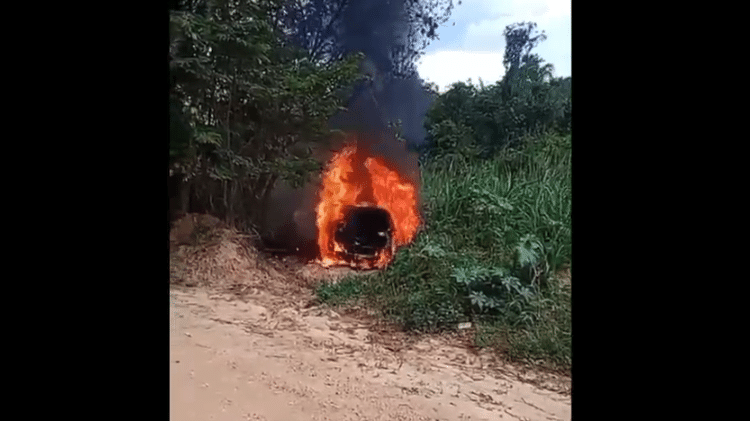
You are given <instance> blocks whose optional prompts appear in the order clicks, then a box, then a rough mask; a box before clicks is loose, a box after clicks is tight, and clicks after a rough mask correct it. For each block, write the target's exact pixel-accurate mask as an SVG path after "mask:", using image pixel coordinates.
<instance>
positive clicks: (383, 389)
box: [169, 268, 571, 421]
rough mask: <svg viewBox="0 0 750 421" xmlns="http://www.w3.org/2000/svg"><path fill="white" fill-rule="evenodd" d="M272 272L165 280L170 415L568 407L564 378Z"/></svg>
mask: <svg viewBox="0 0 750 421" xmlns="http://www.w3.org/2000/svg"><path fill="white" fill-rule="evenodd" d="M305 270H308V271H309V270H316V269H309V268H307V269H305ZM275 274H276V276H264V277H258V278H257V279H247V278H245V279H243V280H241V281H235V282H234V283H233V284H231V285H229V286H226V285H225V286H224V287H222V288H216V287H209V286H193V287H186V286H176V285H172V286H171V287H170V361H169V364H170V419H171V420H172V421H187V420H200V421H205V420H264V421H266V420H267V421H292V420H316V421H318V420H340V421H344V420H352V421H354V420H358V421H367V420H450V421H454V420H498V419H507V420H568V419H570V418H571V397H570V379H569V378H566V377H558V376H554V375H551V374H541V373H531V372H523V371H521V370H520V369H519V368H516V367H513V366H511V365H509V364H504V363H502V362H498V361H496V360H495V359H494V358H493V357H492V356H491V355H490V354H489V353H484V352H476V351H472V350H471V349H468V348H467V347H465V346H461V345H460V344H458V345H457V341H456V340H455V338H451V337H448V336H428V337H413V336H409V335H406V334H403V333H398V332H394V331H393V330H391V331H388V330H387V329H382V324H378V323H376V322H374V321H372V320H368V319H367V318H366V317H354V316H352V315H349V316H347V315H340V314H337V313H336V312H334V311H333V310H331V309H328V308H325V307H321V306H318V305H316V304H315V301H314V297H313V296H312V293H311V290H310V288H309V285H307V286H305V285H303V284H304V281H305V279H308V280H309V273H308V277H307V278H306V277H305V276H302V275H304V274H300V276H298V277H296V278H295V279H296V283H295V282H287V281H285V279H289V278H284V277H283V276H278V275H279V274H280V273H279V272H275Z"/></svg>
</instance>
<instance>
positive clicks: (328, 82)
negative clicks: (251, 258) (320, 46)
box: [169, 0, 361, 223]
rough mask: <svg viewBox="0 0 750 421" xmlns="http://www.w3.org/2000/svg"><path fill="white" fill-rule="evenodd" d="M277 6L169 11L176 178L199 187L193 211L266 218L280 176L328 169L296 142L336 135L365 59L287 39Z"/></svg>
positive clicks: (207, 5) (216, 2)
mask: <svg viewBox="0 0 750 421" xmlns="http://www.w3.org/2000/svg"><path fill="white" fill-rule="evenodd" d="M277 7H278V4H277V3H276V2H275V1H271V0H258V1H252V0H201V1H192V2H184V3H183V5H182V9H181V10H178V11H173V12H171V13H170V50H169V56H170V63H169V64H170V124H171V125H173V126H174V127H175V128H176V129H178V130H176V133H175V135H174V138H173V137H172V136H171V137H170V155H171V158H172V159H171V161H170V174H174V175H176V176H178V177H180V178H181V179H182V180H183V184H182V186H181V190H182V192H183V193H184V192H185V191H186V190H187V191H188V192H190V191H192V192H193V194H192V195H191V199H192V200H191V205H190V206H191V207H193V208H196V207H197V208H198V209H200V210H210V211H212V212H214V213H217V214H220V215H223V216H225V217H226V219H228V220H237V219H238V218H240V219H244V220H245V222H251V223H252V222H256V223H257V222H258V221H260V220H262V218H263V214H262V212H263V210H264V209H265V201H266V200H267V199H268V193H269V192H270V189H271V188H272V186H273V185H274V183H275V182H276V180H277V179H279V178H283V179H287V180H290V181H291V182H292V183H300V182H302V181H303V180H304V179H306V177H307V176H308V175H309V174H310V173H311V172H313V171H315V170H317V169H319V167H320V163H318V162H316V161H314V160H313V159H311V155H310V151H309V148H304V147H298V148H296V149H295V150H294V151H292V148H291V147H292V146H293V145H297V144H301V143H308V142H309V143H319V142H324V141H326V140H327V139H328V138H329V137H330V135H331V134H330V131H329V130H328V129H327V128H326V121H327V119H328V118H329V117H330V116H331V115H333V114H334V113H335V112H337V111H338V110H339V109H340V107H341V98H339V97H338V96H337V92H339V91H341V89H342V88H344V87H346V86H350V85H351V84H353V83H354V81H355V80H356V75H357V66H358V62H359V61H360V60H361V57H360V56H354V55H352V56H347V57H344V58H342V59H341V60H338V61H332V62H330V63H326V64H319V63H316V62H314V61H313V60H312V59H311V58H310V56H309V54H307V53H306V52H305V51H300V50H299V49H295V48H293V47H292V46H290V45H285V44H284V43H282V42H280V41H279V34H277V33H275V32H274V29H273V25H272V22H271V19H270V17H271V16H272V13H273V12H274V10H276V8H277ZM180 127H182V130H179V128H180ZM183 210H187V209H183Z"/></svg>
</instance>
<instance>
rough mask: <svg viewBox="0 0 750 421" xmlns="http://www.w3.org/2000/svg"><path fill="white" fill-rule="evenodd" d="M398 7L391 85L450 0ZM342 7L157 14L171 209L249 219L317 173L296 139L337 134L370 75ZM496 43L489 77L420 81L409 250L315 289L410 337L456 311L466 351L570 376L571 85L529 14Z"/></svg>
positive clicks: (450, 323) (224, 6)
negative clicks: (163, 52) (470, 338)
mask: <svg viewBox="0 0 750 421" xmlns="http://www.w3.org/2000/svg"><path fill="white" fill-rule="evenodd" d="M366 1H367V0H363V2H366ZM403 2H404V4H405V5H406V6H405V7H406V9H405V10H407V12H408V13H407V14H408V16H409V19H407V21H408V22H409V25H410V28H409V30H408V31H407V36H406V37H404V38H403V39H404V41H403V42H402V43H401V44H394V46H392V47H389V48H390V50H389V51H387V52H384V53H383V55H384V56H387V57H389V59H388V60H390V62H389V63H390V64H389V65H388V66H385V67H386V73H388V74H389V76H388V77H392V78H395V77H399V76H400V75H404V74H410V73H413V64H414V60H415V59H416V58H417V57H418V56H419V54H420V51H422V49H423V48H424V46H425V45H426V44H425V43H426V41H427V40H429V39H433V38H434V37H435V29H436V28H437V25H438V24H439V23H443V22H444V21H445V18H446V16H448V15H449V13H450V7H451V5H452V2H450V1H444V0H421V1H420V0H403ZM350 3H351V2H348V1H346V0H335V1H317V0H311V1H304V2H302V1H281V0H256V1H251V0H188V1H182V2H180V3H179V6H178V7H175V8H174V10H172V11H170V16H169V25H170V26H169V29H170V48H169V65H170V93H169V101H170V143H169V145H170V146H169V171H170V184H171V185H172V186H171V187H172V188H173V190H174V191H173V192H172V193H171V195H170V198H171V201H170V215H172V214H173V213H174V211H205V212H210V213H212V214H214V215H217V216H219V217H222V218H224V219H225V220H228V221H231V222H234V223H235V224H237V225H240V226H241V227H244V228H251V227H253V226H254V224H255V223H257V222H258V221H261V220H263V217H264V215H262V213H263V212H264V209H266V206H265V201H266V200H267V199H268V196H269V193H270V190H271V188H272V186H273V185H274V183H275V182H276V181H277V180H279V179H285V180H288V181H290V182H291V183H292V184H295V183H301V182H303V181H304V180H305V179H306V178H307V177H309V176H310V174H314V173H315V172H317V171H319V170H320V164H321V163H319V162H317V161H315V160H314V159H312V154H311V145H315V144H320V143H325V142H327V141H329V140H330V139H331V138H332V137H334V136H336V133H335V131H332V130H330V129H329V128H328V125H327V122H328V121H329V119H330V118H331V116H333V115H334V114H335V113H337V112H338V111H339V110H340V109H341V108H342V107H343V106H344V105H345V104H346V102H347V100H348V99H349V98H350V97H351V95H352V92H354V91H355V89H356V86H357V83H358V81H361V80H363V79H364V78H365V77H366V76H365V75H366V74H367V73H368V72H367V69H366V66H364V67H365V68H364V70H363V66H362V62H363V59H364V58H366V57H365V55H364V54H362V53H361V51H358V50H357V48H354V47H353V46H351V45H349V44H347V42H344V41H343V40H342V37H345V36H346V34H347V32H346V31H347V30H346V25H343V26H341V25H339V24H337V23H336V22H337V19H341V16H342V10H345V8H346V7H347V5H349V4H350ZM344 15H345V13H344ZM355 23H356V22H355ZM351 24H352V22H349V25H351ZM355 26H356V25H355ZM341 28H344V29H341ZM504 35H505V38H506V44H507V45H506V51H505V60H504V66H505V76H504V77H503V79H502V80H499V81H497V82H495V83H493V84H489V85H486V86H485V85H484V83H482V82H481V81H480V85H479V86H474V85H472V84H470V83H463V82H459V83H456V84H454V85H453V86H452V87H451V89H449V90H448V91H447V92H445V93H438V92H437V90H436V89H435V87H434V86H433V87H429V86H428V87H426V88H428V89H431V90H432V95H433V97H434V102H433V104H432V106H431V107H430V109H429V111H428V113H427V115H426V118H425V119H424V122H423V123H424V128H425V130H426V132H427V138H426V140H425V142H423V143H422V144H420V145H419V148H420V152H421V155H420V160H421V165H422V199H423V202H424V216H425V220H424V227H423V230H422V232H421V233H420V234H419V235H418V237H417V239H416V241H415V242H414V244H412V245H410V246H409V247H405V248H402V249H400V250H399V252H398V254H397V255H396V258H395V260H394V261H393V263H392V264H391V266H390V267H389V268H388V269H387V270H385V271H382V272H378V273H376V274H373V275H369V276H364V277H352V278H348V279H345V280H344V281H342V282H340V283H338V284H335V285H329V284H325V285H321V286H320V287H319V288H318V291H317V293H318V296H319V297H320V298H321V299H322V300H323V301H324V302H327V303H330V304H332V305H351V304H353V303H362V304H366V305H368V306H370V307H372V308H375V309H379V310H380V311H381V312H382V314H383V316H384V317H387V318H389V319H391V320H393V321H395V322H397V323H400V324H401V325H403V326H404V327H405V328H407V329H413V330H421V331H440V330H444V329H455V328H456V326H457V324H458V323H460V322H466V321H471V322H473V326H474V327H475V328H476V333H477V336H476V338H477V342H478V344H481V345H495V346H497V349H499V350H502V351H503V352H505V354H506V355H507V356H508V357H510V358H512V359H517V360H527V361H539V360H542V361H544V362H546V363H549V364H551V365H554V366H556V367H560V368H564V369H567V368H570V365H571V358H572V356H571V319H570V283H569V282H562V281H561V280H560V279H558V278H559V277H558V276H557V274H558V273H559V272H560V270H561V269H568V270H569V269H570V267H571V264H572V251H571V179H570V168H571V78H570V77H567V78H555V77H553V76H552V71H553V69H552V66H551V65H549V64H545V63H544V62H543V60H542V59H541V58H540V57H538V56H537V55H536V54H533V53H532V51H533V49H534V47H535V46H536V45H538V44H539V43H540V42H542V41H544V39H545V35H544V34H543V33H542V34H538V33H537V32H536V28H535V25H534V24H532V23H521V24H515V25H511V26H509V27H508V28H506V30H505V32H504ZM377 53H378V54H379V53H380V52H377ZM386 53H387V54H386ZM368 58H369V57H368ZM375 62H376V63H378V61H377V60H376V61H375ZM381 70H382V69H381ZM368 77H369V76H368ZM384 80H386V81H387V80H388V79H387V78H386V79H384ZM391 123H394V124H397V122H391ZM173 196H174V197H173Z"/></svg>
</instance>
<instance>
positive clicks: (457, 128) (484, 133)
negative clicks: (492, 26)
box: [425, 23, 571, 158]
mask: <svg viewBox="0 0 750 421" xmlns="http://www.w3.org/2000/svg"><path fill="white" fill-rule="evenodd" d="M535 28H536V24H534V23H519V24H513V25H509V26H507V27H506V28H505V31H504V35H505V39H506V48H505V55H504V58H503V64H504V66H505V70H506V72H505V75H504V76H503V78H502V80H500V81H497V82H496V83H494V84H491V85H488V86H485V85H484V84H483V83H481V84H480V86H479V87H476V86H474V85H471V84H467V83H464V82H458V83H454V84H453V85H452V86H451V88H450V89H449V90H448V91H447V92H445V93H443V94H441V95H439V96H438V98H437V100H436V101H435V103H434V104H433V106H432V107H431V109H430V110H429V112H428V113H427V117H426V119H425V128H426V129H427V132H428V140H429V142H428V145H429V146H428V148H429V155H431V156H462V157H465V158H471V157H477V156H479V157H485V158H486V157H490V156H493V155H494V154H495V153H496V152H498V151H499V150H501V149H503V148H506V147H513V148H519V147H520V146H521V139H523V137H524V136H525V135H526V134H529V133H535V132H540V131H546V130H556V131H558V132H560V133H568V132H569V131H570V121H571V78H570V77H566V78H555V77H553V73H552V71H553V66H552V65H551V64H548V63H544V60H542V59H541V58H540V57H539V56H538V55H537V54H533V53H532V50H533V49H534V48H535V47H536V46H537V45H538V44H539V43H540V42H542V41H544V40H545V39H546V35H544V33H541V34H537V33H536V32H535Z"/></svg>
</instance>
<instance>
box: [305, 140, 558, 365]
mask: <svg viewBox="0 0 750 421" xmlns="http://www.w3.org/2000/svg"><path fill="white" fill-rule="evenodd" d="M570 162H571V137H570V135H568V136H557V135H543V136H539V137H535V138H528V139H527V140H526V142H525V148H524V152H517V151H515V152H513V151H506V152H505V153H504V154H503V155H501V156H499V157H497V158H495V159H494V160H489V161H467V160H461V159H460V158H452V160H450V161H438V162H430V163H428V164H427V165H425V166H424V167H423V169H422V179H423V187H422V197H423V201H424V203H425V220H426V223H425V229H424V230H423V231H422V232H421V233H420V234H419V235H418V236H417V239H416V241H415V242H414V243H413V244H411V245H410V246H408V247H405V248H402V249H400V250H399V251H398V253H397V254H396V256H395V259H394V261H393V262H392V264H391V265H390V266H389V267H388V269H387V270H385V271H382V272H378V273H375V274H372V275H368V276H357V277H349V278H345V279H344V280H342V281H341V282H340V283H337V284H333V285H331V284H323V285H321V286H319V288H318V290H317V294H318V297H319V298H320V299H321V300H322V301H323V302H325V303H328V304H330V305H334V306H347V305H354V304H357V305H359V304H362V303H366V304H367V305H368V306H369V307H370V308H373V309H376V310H379V311H380V313H381V314H382V316H383V317H385V318H387V319H389V320H391V321H394V322H396V323H399V324H401V325H402V326H404V328H405V329H408V330H415V331H424V332H436V331H441V330H446V329H455V328H456V325H457V324H458V323H460V322H465V321H471V322H473V323H475V325H476V326H477V336H476V343H477V344H478V345H480V346H491V347H494V348H495V349H497V350H498V352H501V353H502V354H503V355H506V356H507V357H508V358H510V359H511V360H515V361H525V362H535V363H537V364H544V365H549V366H552V367H556V368H560V369H564V370H569V369H570V366H571V321H570V317H571V316H570V285H569V284H565V285H564V284H562V283H561V282H559V280H558V279H556V278H555V276H554V274H555V273H556V271H557V270H558V269H560V268H561V267H564V266H567V267H570V265H571V253H572V252H571V225H570V224H571V178H570Z"/></svg>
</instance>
